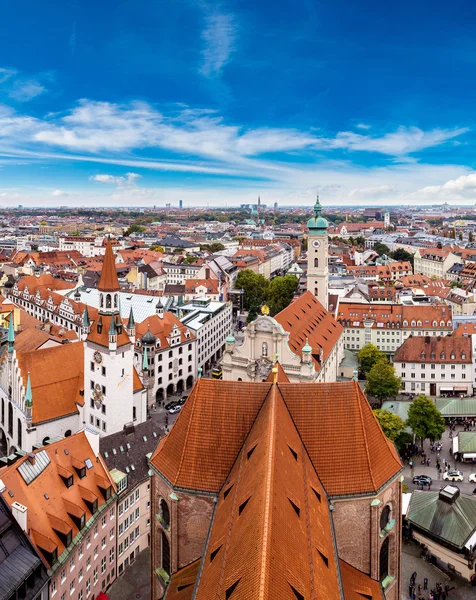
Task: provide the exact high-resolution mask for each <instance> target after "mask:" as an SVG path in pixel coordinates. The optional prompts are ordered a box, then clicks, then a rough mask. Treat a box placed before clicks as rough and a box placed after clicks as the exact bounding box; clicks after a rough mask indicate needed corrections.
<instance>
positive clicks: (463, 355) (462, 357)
mask: <svg viewBox="0 0 476 600" xmlns="http://www.w3.org/2000/svg"><path fill="white" fill-rule="evenodd" d="M465 358H466V354H465V353H464V352H463V353H462V354H461V359H462V360H464V359H465Z"/></svg>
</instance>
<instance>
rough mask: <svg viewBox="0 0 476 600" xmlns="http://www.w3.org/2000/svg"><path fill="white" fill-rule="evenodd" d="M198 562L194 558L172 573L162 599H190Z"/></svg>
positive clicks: (198, 566)
mask: <svg viewBox="0 0 476 600" xmlns="http://www.w3.org/2000/svg"><path fill="white" fill-rule="evenodd" d="M200 562H201V561H200V559H198V560H194V561H193V562H192V563H190V564H189V565H187V566H185V567H182V569H179V570H178V571H177V572H176V573H174V574H173V575H172V579H171V581H170V584H169V585H168V586H167V591H166V593H165V596H164V600H192V595H193V590H194V589H195V581H196V579H197V575H198V570H199V568H200Z"/></svg>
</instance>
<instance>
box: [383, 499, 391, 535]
mask: <svg viewBox="0 0 476 600" xmlns="http://www.w3.org/2000/svg"><path fill="white" fill-rule="evenodd" d="M390 513H391V508H390V505H389V504H387V506H384V508H383V510H382V512H381V513H380V529H385V527H387V524H388V522H389V521H390Z"/></svg>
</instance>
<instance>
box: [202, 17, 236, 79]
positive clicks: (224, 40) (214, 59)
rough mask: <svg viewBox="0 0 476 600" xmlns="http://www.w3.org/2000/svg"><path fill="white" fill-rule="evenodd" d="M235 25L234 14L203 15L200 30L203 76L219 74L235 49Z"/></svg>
mask: <svg viewBox="0 0 476 600" xmlns="http://www.w3.org/2000/svg"><path fill="white" fill-rule="evenodd" d="M236 37H237V25H236V19H235V17H234V15H231V14H225V13H221V12H214V13H212V14H209V15H207V16H206V17H205V27H204V29H203V31H202V42H203V50H202V61H203V62H202V66H201V68H200V72H201V73H202V74H203V75H205V77H216V76H218V75H220V73H221V71H222V70H223V68H224V66H225V65H226V64H227V62H228V61H229V60H230V57H231V55H232V53H233V51H234V49H235V43H236Z"/></svg>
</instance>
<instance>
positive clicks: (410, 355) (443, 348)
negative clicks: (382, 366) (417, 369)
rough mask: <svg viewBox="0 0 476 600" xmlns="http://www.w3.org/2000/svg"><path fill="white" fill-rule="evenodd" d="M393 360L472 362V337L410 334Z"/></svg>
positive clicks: (445, 362)
mask: <svg viewBox="0 0 476 600" xmlns="http://www.w3.org/2000/svg"><path fill="white" fill-rule="evenodd" d="M393 362H409V363H424V364H426V363H442V364H465V363H468V364H471V362H472V360H471V338H470V337H464V336H438V337H434V336H425V337H423V336H410V337H408V338H407V339H406V340H405V341H404V342H403V344H402V345H401V346H400V347H399V348H398V350H397V351H396V353H395V356H394V357H393Z"/></svg>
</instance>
